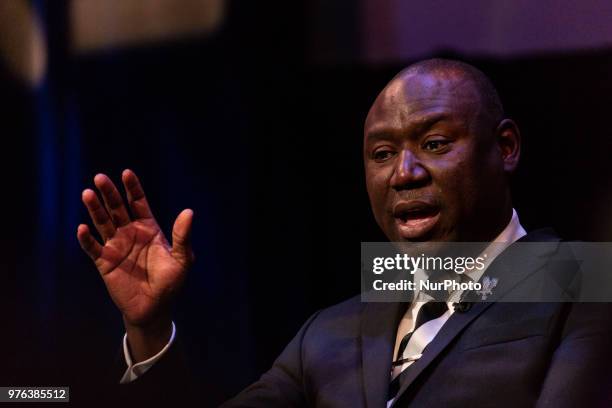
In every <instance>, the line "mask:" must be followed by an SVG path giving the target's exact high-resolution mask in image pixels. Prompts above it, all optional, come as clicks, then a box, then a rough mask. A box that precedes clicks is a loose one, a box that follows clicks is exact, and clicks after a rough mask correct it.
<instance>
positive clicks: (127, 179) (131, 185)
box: [121, 169, 153, 218]
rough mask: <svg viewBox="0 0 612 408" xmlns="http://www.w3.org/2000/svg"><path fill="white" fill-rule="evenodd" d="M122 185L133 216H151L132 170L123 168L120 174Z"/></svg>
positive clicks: (140, 186) (142, 191) (138, 181)
mask: <svg viewBox="0 0 612 408" xmlns="http://www.w3.org/2000/svg"><path fill="white" fill-rule="evenodd" d="M121 179H122V181H123V186H124V187H125V192H126V194H127V197H128V203H129V204H130V208H131V209H132V215H133V216H134V217H135V218H153V213H152V212H151V208H150V207H149V203H148V202H147V197H146V196H145V193H144V190H143V188H142V185H141V184H140V180H138V177H137V176H136V173H134V172H133V171H132V170H129V169H126V170H123V173H122V174H121Z"/></svg>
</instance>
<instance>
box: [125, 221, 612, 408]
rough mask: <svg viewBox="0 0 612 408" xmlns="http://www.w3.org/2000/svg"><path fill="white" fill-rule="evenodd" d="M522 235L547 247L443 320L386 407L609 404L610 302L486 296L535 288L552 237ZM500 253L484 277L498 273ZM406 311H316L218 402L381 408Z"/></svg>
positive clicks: (351, 306) (360, 306)
mask: <svg viewBox="0 0 612 408" xmlns="http://www.w3.org/2000/svg"><path fill="white" fill-rule="evenodd" d="M521 241H544V242H550V243H551V246H550V247H549V248H548V249H546V251H545V252H546V253H541V254H537V256H534V257H533V259H530V260H529V261H528V262H522V263H521V264H520V267H516V266H515V267H512V266H511V267H510V268H509V270H511V272H512V274H511V279H503V280H502V279H500V283H499V285H498V287H496V291H495V296H494V297H493V298H491V300H492V302H488V303H474V304H473V306H472V307H471V308H470V309H469V310H467V311H466V312H463V313H459V312H456V313H454V314H453V315H452V316H451V317H450V318H449V320H448V321H447V322H446V323H445V324H444V326H443V327H442V329H441V330H440V332H439V333H438V334H437V335H436V337H435V338H434V339H433V341H432V342H431V343H430V344H429V345H428V347H427V348H426V350H425V352H424V354H423V357H422V358H421V359H419V360H418V361H417V362H416V363H414V364H413V365H412V366H411V367H409V368H408V370H410V371H409V372H408V375H407V376H406V378H405V380H404V381H403V383H402V385H401V387H400V391H399V394H398V398H397V401H396V404H395V405H394V406H397V407H404V406H415V407H506V406H507V407H530V406H542V407H583V406H584V407H586V406H588V407H592V406H612V350H611V349H612V304H608V303H559V302H557V303H503V302H494V300H495V299H496V298H498V297H500V296H503V294H504V293H508V292H509V291H512V290H519V289H520V288H521V287H522V288H534V287H538V286H541V279H542V276H548V274H546V273H543V271H545V270H546V268H547V267H548V265H549V264H550V259H551V256H552V255H553V254H554V253H555V250H556V245H555V243H557V242H559V238H558V237H556V236H555V235H554V234H552V233H551V231H548V230H542V231H536V232H534V233H530V234H528V235H527V236H526V237H524V238H523V239H522V240H521ZM504 255H506V252H505V253H504V254H502V255H501V256H500V257H499V258H498V259H496V260H495V261H494V263H493V264H492V265H491V266H490V267H489V269H488V270H487V275H489V276H491V275H492V274H493V275H494V274H495V273H496V272H495V270H497V271H500V270H501V271H503V270H504V267H503V265H504ZM507 258H508V257H506V259H507ZM500 265H501V266H502V267H500ZM505 266H506V267H508V265H507V264H506V265H505ZM506 270H508V269H506ZM498 273H499V272H498ZM504 276H506V275H504ZM406 307H407V304H398V303H361V302H360V299H359V297H356V298H353V299H350V300H348V301H346V302H344V303H341V304H338V305H336V306H333V307H330V308H328V309H325V310H322V311H319V312H317V313H316V314H314V315H313V316H312V317H311V318H310V319H309V320H308V321H307V322H306V323H305V324H304V326H303V327H302V328H301V330H300V331H299V332H298V334H297V335H296V336H295V338H294V339H293V340H292V341H291V342H290V343H289V345H288V346H287V347H286V348H285V350H284V351H283V352H282V354H281V355H280V356H279V357H278V359H277V360H276V361H275V362H274V364H273V366H272V368H271V369H270V370H269V371H268V372H266V373H265V374H263V375H262V377H261V378H260V379H259V380H258V381H257V382H255V383H254V384H253V385H251V386H250V387H248V388H247V389H245V390H244V391H243V392H242V393H240V394H239V395H238V396H236V397H235V398H234V399H232V400H230V401H228V402H227V403H225V404H224V405H223V406H224V407H306V406H314V407H385V406H386V400H387V392H388V385H389V374H390V363H391V360H392V353H393V345H394V342H395V335H396V330H397V327H398V324H399V320H400V319H401V317H402V315H403V314H404V312H405V310H406ZM164 358H165V357H164ZM171 358H172V357H170V358H169V359H168V360H170V359H171ZM165 364H168V362H166V363H165ZM157 368H159V367H157ZM153 369H156V367H154V368H153ZM153 369H152V370H153ZM175 374H176V373H175ZM147 375H148V373H147V374H146V375H145V376H143V379H142V380H145V379H146V377H147ZM153 375H156V376H158V380H160V379H163V376H164V375H165V376H171V375H172V373H171V372H168V370H163V369H157V370H155V374H153ZM153 375H152V376H153ZM168 378H169V377H168ZM140 381H141V379H139V380H137V381H136V382H135V383H138V382H140ZM145 382H146V381H145ZM143 383H144V382H143ZM138 386H139V385H138V384H133V385H131V386H128V388H129V387H138ZM140 387H142V384H141V385H140Z"/></svg>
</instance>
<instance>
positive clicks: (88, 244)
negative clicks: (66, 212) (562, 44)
mask: <svg viewBox="0 0 612 408" xmlns="http://www.w3.org/2000/svg"><path fill="white" fill-rule="evenodd" d="M77 239H78V240H79V244H80V245H81V248H83V251H85V253H86V254H87V255H89V257H90V258H91V259H92V260H93V261H94V262H95V261H96V260H97V259H98V258H99V257H100V255H101V254H102V245H100V243H99V242H98V241H96V239H95V238H94V237H93V235H91V232H90V231H89V227H88V226H87V225H85V224H81V225H79V226H78V228H77Z"/></svg>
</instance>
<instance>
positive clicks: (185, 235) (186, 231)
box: [172, 209, 194, 266]
mask: <svg viewBox="0 0 612 408" xmlns="http://www.w3.org/2000/svg"><path fill="white" fill-rule="evenodd" d="M192 224H193V211H192V210H190V209H186V210H183V211H181V213H180V214H179V215H178V217H176V221H174V227H173V228H172V256H174V258H176V260H177V261H179V262H181V263H182V264H184V265H186V266H187V265H190V264H191V263H192V262H193V260H194V255H193V251H192V250H191V226H192Z"/></svg>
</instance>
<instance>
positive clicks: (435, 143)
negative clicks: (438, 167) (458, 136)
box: [423, 140, 448, 152]
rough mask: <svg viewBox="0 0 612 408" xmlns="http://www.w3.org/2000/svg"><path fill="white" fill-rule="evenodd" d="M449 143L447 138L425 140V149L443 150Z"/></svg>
mask: <svg viewBox="0 0 612 408" xmlns="http://www.w3.org/2000/svg"><path fill="white" fill-rule="evenodd" d="M447 145H448V142H447V141H446V140H429V141H427V142H425V144H424V145H423V150H427V151H430V152H437V151H440V150H442V149H443V148H444V147H446V146H447Z"/></svg>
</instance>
